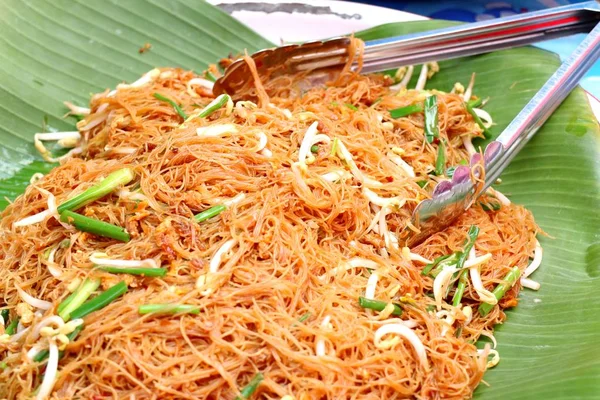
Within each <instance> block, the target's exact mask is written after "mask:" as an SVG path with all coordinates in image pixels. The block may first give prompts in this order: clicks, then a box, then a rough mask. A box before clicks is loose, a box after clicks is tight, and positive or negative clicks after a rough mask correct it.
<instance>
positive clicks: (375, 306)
mask: <svg viewBox="0 0 600 400" xmlns="http://www.w3.org/2000/svg"><path fill="white" fill-rule="evenodd" d="M388 304H389V303H386V302H385V301H379V300H371V299H366V298H364V297H362V296H359V297H358V305H360V306H361V307H362V308H368V309H371V310H375V311H383V309H384V308H386V307H387V305H388ZM392 304H393V303H392ZM392 315H397V316H399V315H402V308H400V306H399V305H398V304H394V311H392Z"/></svg>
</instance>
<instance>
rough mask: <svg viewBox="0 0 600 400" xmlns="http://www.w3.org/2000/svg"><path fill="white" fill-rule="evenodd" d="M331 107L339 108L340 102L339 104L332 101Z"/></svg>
mask: <svg viewBox="0 0 600 400" xmlns="http://www.w3.org/2000/svg"><path fill="white" fill-rule="evenodd" d="M330 105H331V106H332V107H337V106H339V104H338V102H337V101H332V102H331V104H330Z"/></svg>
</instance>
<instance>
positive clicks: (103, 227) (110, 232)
mask: <svg viewBox="0 0 600 400" xmlns="http://www.w3.org/2000/svg"><path fill="white" fill-rule="evenodd" d="M60 220H61V221H62V222H66V223H69V224H71V225H73V226H75V228H77V229H79V230H80V231H83V232H89V233H93V234H94V235H98V236H104V237H109V238H112V239H116V240H120V241H121V242H129V240H130V239H131V237H130V236H129V233H127V231H126V230H125V229H123V228H121V227H120V226H116V225H113V224H109V223H108V222H104V221H100V220H99V219H94V218H88V217H84V216H83V215H81V214H77V213H74V212H72V211H63V212H62V213H61V214H60Z"/></svg>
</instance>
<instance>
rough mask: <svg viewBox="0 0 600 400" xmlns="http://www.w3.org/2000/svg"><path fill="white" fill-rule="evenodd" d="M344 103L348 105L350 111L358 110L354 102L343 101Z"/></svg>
mask: <svg viewBox="0 0 600 400" xmlns="http://www.w3.org/2000/svg"><path fill="white" fill-rule="evenodd" d="M344 105H345V106H346V107H348V108H349V109H351V110H352V111H358V107H356V106H355V105H354V104H350V103H345V104H344Z"/></svg>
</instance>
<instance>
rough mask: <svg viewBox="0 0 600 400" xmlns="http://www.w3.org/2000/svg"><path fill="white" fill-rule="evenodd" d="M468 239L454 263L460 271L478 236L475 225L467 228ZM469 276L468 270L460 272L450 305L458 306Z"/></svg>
mask: <svg viewBox="0 0 600 400" xmlns="http://www.w3.org/2000/svg"><path fill="white" fill-rule="evenodd" d="M467 235H468V238H467V241H466V243H465V246H464V249H463V251H461V252H459V255H458V261H457V262H456V268H457V269H459V270H460V269H462V268H463V266H464V265H465V261H467V257H469V252H470V251H471V249H472V248H473V246H474V245H475V241H476V240H477V237H478V236H479V227H478V226H476V225H471V226H470V227H469V231H468V232H467ZM468 274H469V270H467V269H464V270H462V271H461V272H460V275H459V278H458V284H457V286H456V291H455V292H454V297H452V305H453V306H454V307H458V305H459V304H460V302H461V300H462V297H463V294H464V293H465V289H466V287H467V280H468V279H467V275H468Z"/></svg>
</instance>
